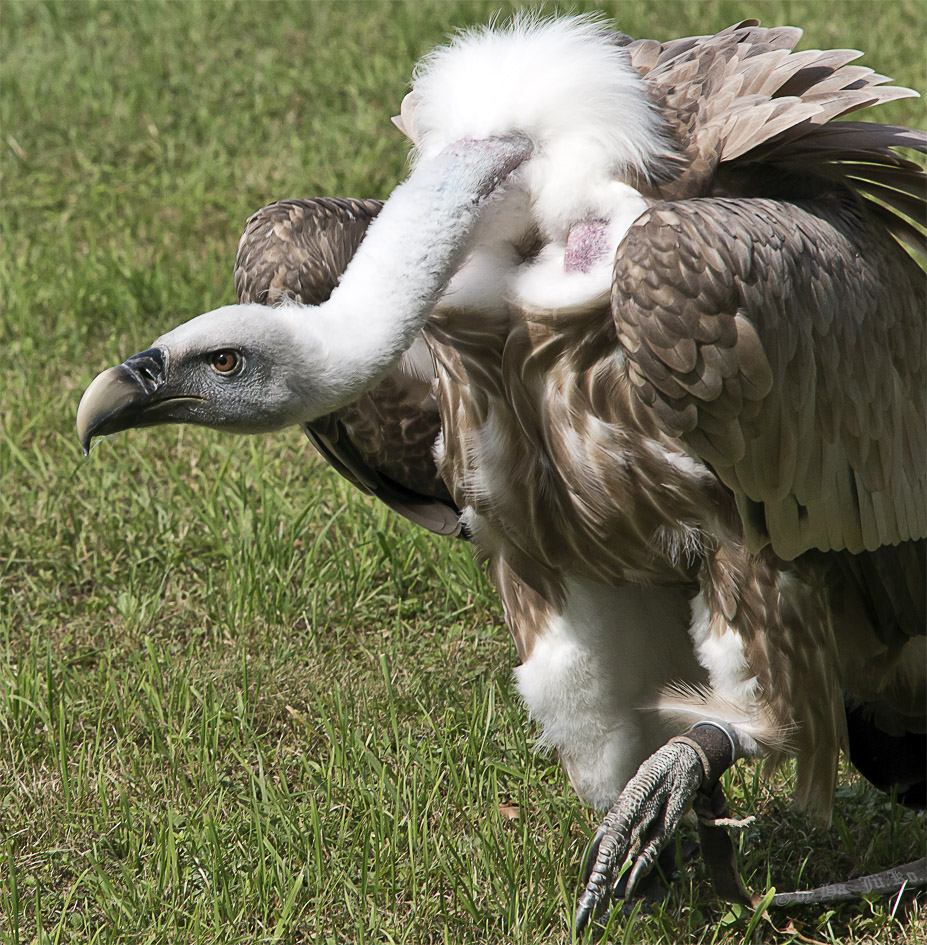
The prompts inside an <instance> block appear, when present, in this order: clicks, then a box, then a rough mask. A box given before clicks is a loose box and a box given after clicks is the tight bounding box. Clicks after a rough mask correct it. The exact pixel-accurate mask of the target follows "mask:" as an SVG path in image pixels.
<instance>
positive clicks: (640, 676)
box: [515, 579, 705, 809]
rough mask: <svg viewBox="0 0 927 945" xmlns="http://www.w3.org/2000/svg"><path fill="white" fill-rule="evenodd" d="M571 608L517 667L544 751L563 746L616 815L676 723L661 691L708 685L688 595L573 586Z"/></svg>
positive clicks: (583, 791) (566, 757)
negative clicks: (692, 637)
mask: <svg viewBox="0 0 927 945" xmlns="http://www.w3.org/2000/svg"><path fill="white" fill-rule="evenodd" d="M565 590H566V594H567V600H566V606H565V607H564V609H563V613H562V614H561V615H560V616H558V617H555V618H553V619H552V620H550V621H549V622H548V624H547V625H546V626H545V627H543V628H538V629H539V630H540V631H541V634H540V638H539V639H538V640H537V642H536V643H535V645H534V649H533V650H532V651H531V655H530V656H529V657H528V659H527V660H526V661H525V662H524V664H522V665H521V666H519V667H518V668H517V669H516V670H515V678H516V683H517V685H518V690H519V692H520V693H521V696H522V698H523V699H524V700H525V704H526V705H527V707H528V710H529V712H530V713H531V717H532V718H533V719H534V720H535V721H536V722H537V723H538V724H539V725H540V726H541V729H542V738H541V744H542V746H547V747H550V748H555V749H556V750H557V751H558V752H559V754H560V758H561V760H562V762H563V766H564V768H565V769H566V771H567V774H568V775H569V778H570V781H571V783H572V785H573V788H574V789H575V791H576V793H577V794H579V796H580V797H582V798H583V799H584V800H585V801H586V802H587V803H590V804H592V805H594V806H595V807H598V808H603V809H604V808H608V807H610V806H611V805H612V804H613V803H614V802H615V801H616V800H617V799H618V795H619V794H620V793H621V791H622V789H623V788H624V786H625V784H627V782H628V780H629V779H630V778H631V776H632V775H633V774H634V773H635V772H636V771H637V769H638V767H639V766H640V764H641V762H642V761H644V760H645V759H646V758H647V757H648V756H649V755H651V754H652V753H653V752H654V751H656V750H657V749H658V748H659V747H660V746H661V745H662V744H664V743H665V742H666V740H667V738H669V736H670V735H673V734H675V732H676V731H677V730H678V727H677V726H674V725H672V724H667V721H666V719H664V718H663V717H662V715H661V713H660V712H658V711H654V707H653V693H654V692H659V691H660V690H661V689H663V688H664V687H666V686H668V685H670V684H671V683H675V684H684V685H687V686H693V687H695V686H700V685H701V684H702V683H703V682H704V678H705V677H704V672H703V670H702V669H701V668H700V667H699V665H698V664H697V663H696V661H695V658H694V655H693V653H692V645H691V643H690V641H689V636H688V625H689V606H688V603H687V601H686V599H685V596H684V594H682V593H674V592H673V591H671V590H668V589H667V588H648V587H643V586H640V585H633V584H627V585H623V586H621V587H607V586H605V585H601V584H595V583H593V582H592V581H586V580H580V579H570V580H568V581H567V582H566V587H565Z"/></svg>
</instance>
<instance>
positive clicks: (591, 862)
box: [582, 824, 605, 886]
mask: <svg viewBox="0 0 927 945" xmlns="http://www.w3.org/2000/svg"><path fill="white" fill-rule="evenodd" d="M604 836H605V825H604V824H600V825H599V829H598V830H597V831H596V832H595V836H594V837H593V838H592V839H591V840H590V841H589V843H588V844H587V845H586V851H585V853H583V870H582V882H583V885H584V886H586V885H588V883H589V877H590V876H591V875H592V867H593V866H595V862H596V860H597V859H598V856H599V847H600V846H601V845H602V838H603V837H604Z"/></svg>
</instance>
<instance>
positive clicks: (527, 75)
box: [398, 14, 673, 314]
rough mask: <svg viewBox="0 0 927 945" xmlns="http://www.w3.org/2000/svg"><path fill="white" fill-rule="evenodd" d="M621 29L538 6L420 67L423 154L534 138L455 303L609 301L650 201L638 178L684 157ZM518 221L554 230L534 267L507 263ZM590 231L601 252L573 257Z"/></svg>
mask: <svg viewBox="0 0 927 945" xmlns="http://www.w3.org/2000/svg"><path fill="white" fill-rule="evenodd" d="M609 35H610V34H609V32H608V30H607V28H606V26H605V24H604V23H603V22H602V21H600V20H598V19H597V18H595V17H572V18H561V19H555V20H545V19H541V18H539V17H537V16H535V15H531V14H525V15H521V16H517V17H515V18H514V19H513V21H512V22H511V23H510V24H508V25H507V26H505V27H500V28H489V27H484V28H479V29H475V30H472V31H469V32H466V33H463V34H462V35H460V36H458V37H457V38H456V39H455V40H454V41H453V42H452V43H451V44H450V45H448V46H445V47H441V48H439V49H436V50H435V51H434V52H432V53H430V54H429V55H428V56H426V57H425V58H424V59H423V60H422V62H421V63H420V64H419V65H418V66H417V68H416V71H415V78H414V82H413V86H412V91H411V92H410V94H409V95H408V96H407V98H406V101H405V102H403V107H402V116H401V118H400V119H398V124H399V125H400V127H401V128H402V129H403V131H404V132H405V133H406V134H407V135H408V136H409V137H410V138H411V139H412V141H413V142H414V144H415V147H416V157H417V159H419V160H421V159H425V158H428V157H430V156H433V155H434V154H437V153H438V152H440V151H441V150H442V149H443V148H444V147H445V146H446V145H447V144H448V143H450V142H453V141H459V140H461V139H466V138H477V139H479V138H485V137H489V136H493V135H506V134H511V133H512V132H517V133H519V134H523V135H525V136H526V137H528V138H529V139H530V140H531V141H532V142H533V143H534V153H533V155H532V157H531V158H530V159H529V160H528V161H527V162H526V163H525V164H524V165H523V166H522V167H521V168H520V169H519V171H518V173H517V174H516V175H514V176H513V178H512V180H511V181H510V182H508V183H507V184H506V187H505V194H504V197H503V200H502V205H503V206H502V207H496V208H495V211H496V212H494V213H493V212H490V213H489V214H487V215H486V219H485V225H484V226H482V227H481V228H479V229H478V233H481V234H482V238H481V240H480V241H479V243H478V245H477V246H476V248H475V251H474V253H473V254H472V255H471V257H470V261H469V263H468V265H469V267H470V270H472V271H470V272H469V273H468V272H467V268H466V267H465V268H464V271H462V272H461V273H460V275H459V276H458V277H457V278H456V279H455V280H454V282H452V284H451V288H450V290H449V292H448V295H447V296H446V297H445V303H446V304H447V305H448V306H452V307H454V308H457V309H466V308H469V307H473V308H481V309H484V308H485V304H486V300H487V297H491V296H493V295H495V297H496V298H499V297H504V298H505V299H507V300H509V301H510V302H514V303H515V304H518V305H520V306H521V307H522V308H523V309H525V310H526V311H528V312H534V313H538V314H548V313H558V314H566V313H568V312H571V311H575V310H582V309H584V308H586V307H587V306H588V305H591V304H602V303H604V302H607V299H608V291H609V287H610V284H611V268H612V263H613V261H614V258H615V251H616V249H617V246H618V243H619V242H620V241H621V239H622V237H623V236H624V234H625V233H626V231H627V229H628V227H629V226H630V225H631V223H633V221H634V220H635V219H636V218H637V217H638V216H639V215H640V214H641V213H642V212H643V211H644V210H645V209H646V207H647V203H646V201H645V200H644V198H643V197H642V196H641V194H640V193H639V192H638V190H637V189H636V187H637V186H638V185H639V184H640V182H641V181H642V180H646V179H648V178H649V177H650V176H651V174H652V172H654V171H660V170H661V169H662V168H663V167H664V166H665V165H666V163H667V162H668V161H672V160H673V157H672V151H671V148H670V146H669V144H668V138H667V137H665V136H664V133H663V121H662V118H661V117H660V115H659V112H658V111H657V109H656V108H655V107H654V106H653V104H652V103H651V101H650V99H649V96H648V93H647V89H646V85H645V83H644V80H643V79H642V78H641V76H640V75H639V74H638V72H637V71H636V70H635V69H634V68H633V67H632V66H631V65H630V63H629V61H628V57H627V54H626V53H625V52H624V50H623V49H621V47H619V46H616V45H614V44H613V43H612V42H610V41H609ZM503 208H504V209H503ZM513 228H514V229H516V230H518V231H519V233H518V234H516V235H524V234H526V233H529V232H532V231H534V230H537V231H538V232H540V234H541V237H542V239H543V241H544V244H545V245H544V249H543V251H542V253H541V255H540V256H539V257H538V258H536V259H535V260H532V261H531V262H530V264H526V265H522V266H517V267H516V266H515V265H511V266H508V265H506V262H507V260H506V255H505V250H504V246H503V245H502V244H503V243H505V242H506V241H508V244H509V245H511V243H512V230H513ZM583 229H585V230H587V231H588V232H589V234H590V237H591V238H590V239H588V240H586V242H587V244H588V245H591V246H593V247H595V248H594V249H593V250H592V251H591V252H590V253H589V254H588V255H587V257H586V258H583V259H581V261H580V264H579V265H571V264H570V263H569V262H568V260H569V259H570V252H571V250H570V249H568V247H574V248H575V246H576V245H577V243H581V242H582V239H581V237H580V234H581V232H582V230H583ZM571 234H572V236H571ZM574 255H575V252H574ZM500 264H501V265H500ZM500 269H501V271H500Z"/></svg>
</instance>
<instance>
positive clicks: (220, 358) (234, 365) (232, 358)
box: [209, 348, 241, 374]
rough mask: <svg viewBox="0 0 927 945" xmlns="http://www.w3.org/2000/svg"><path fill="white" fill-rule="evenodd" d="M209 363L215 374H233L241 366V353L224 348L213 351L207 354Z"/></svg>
mask: <svg viewBox="0 0 927 945" xmlns="http://www.w3.org/2000/svg"><path fill="white" fill-rule="evenodd" d="M209 363H210V364H211V365H212V369H213V370H214V371H215V372H216V374H235V373H236V372H237V371H238V369H239V368H240V367H241V355H240V354H239V353H238V352H237V351H232V350H231V349H230V348H226V349H224V350H222V351H214V352H213V353H212V354H211V355H210V356H209Z"/></svg>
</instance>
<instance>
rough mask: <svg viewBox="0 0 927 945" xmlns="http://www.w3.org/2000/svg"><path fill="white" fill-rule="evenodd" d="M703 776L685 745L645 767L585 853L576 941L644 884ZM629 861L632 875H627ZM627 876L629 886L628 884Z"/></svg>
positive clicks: (654, 757)
mask: <svg viewBox="0 0 927 945" xmlns="http://www.w3.org/2000/svg"><path fill="white" fill-rule="evenodd" d="M704 774H705V770H704V767H703V764H702V761H701V759H700V757H699V756H698V754H697V753H696V751H695V750H694V749H693V748H692V747H691V746H689V745H687V744H686V743H684V742H671V743H669V744H667V745H664V746H663V747H662V748H661V749H660V750H659V751H657V752H656V753H655V754H653V755H651V756H650V758H648V759H647V761H645V762H644V764H643V765H641V767H640V768H639V769H638V772H637V774H636V775H635V776H634V777H633V778H632V779H631V780H630V781H629V782H628V784H627V786H626V787H625V789H624V791H623V792H622V794H621V796H620V797H619V798H618V801H617V802H616V803H615V805H614V806H613V807H612V809H611V810H610V811H609V812H608V814H606V816H605V819H604V820H603V822H602V825H601V826H600V827H599V829H598V831H596V835H595V836H594V837H593V838H592V840H591V841H590V843H589V846H588V848H587V850H586V855H585V859H584V862H583V871H582V874H583V884H584V886H585V888H584V890H583V892H582V894H581V896H580V898H579V902H578V903H577V907H576V918H575V928H576V934H577V935H580V934H581V933H582V931H583V929H585V928H586V926H587V925H588V924H589V921H590V920H591V919H594V918H596V917H597V916H598V915H600V914H601V913H602V912H604V911H605V909H606V908H607V907H608V906H609V905H610V903H611V902H612V901H613V900H615V899H618V898H620V897H621V895H622V890H623V891H624V897H625V898H626V899H629V898H631V896H633V894H634V891H635V889H637V888H638V887H639V886H640V885H642V884H643V881H644V879H645V877H646V876H647V874H648V873H649V872H650V870H651V869H652V868H653V865H654V863H655V862H656V861H657V859H658V857H659V855H660V853H661V850H663V848H664V847H665V846H666V843H667V842H668V841H669V840H670V839H671V838H672V836H673V833H674V832H675V830H676V826H677V825H678V823H679V820H680V818H681V817H682V815H683V813H684V811H685V810H686V808H687V807H688V806H689V804H690V803H691V801H692V798H693V797H694V796H695V793H696V792H697V791H698V789H699V788H700V786H701V784H702V780H703V778H704ZM629 857H630V859H631V867H630V871H628V872H623V871H622V870H623V867H624V864H625V861H626V860H627V859H628V858H629ZM625 876H627V882H623V878H624V877H625Z"/></svg>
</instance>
